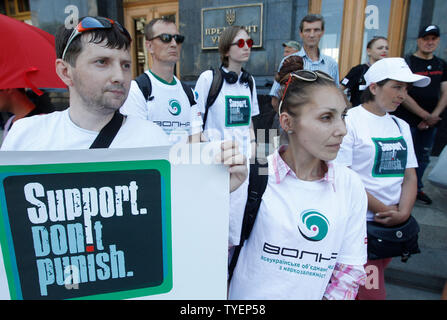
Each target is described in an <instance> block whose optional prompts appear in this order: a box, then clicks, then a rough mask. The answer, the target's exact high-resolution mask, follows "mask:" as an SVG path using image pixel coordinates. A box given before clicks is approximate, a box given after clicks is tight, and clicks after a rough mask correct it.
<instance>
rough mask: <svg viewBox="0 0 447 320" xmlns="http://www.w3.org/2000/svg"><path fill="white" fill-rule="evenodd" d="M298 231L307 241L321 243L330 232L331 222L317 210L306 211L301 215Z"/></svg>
mask: <svg viewBox="0 0 447 320" xmlns="http://www.w3.org/2000/svg"><path fill="white" fill-rule="evenodd" d="M298 230H299V231H300V233H301V235H302V236H303V237H304V238H305V239H306V240H309V241H321V240H323V239H324V238H325V237H326V235H327V233H328V231H329V220H328V219H327V218H326V217H325V216H324V215H323V214H321V213H319V212H317V211H315V210H306V211H304V212H302V213H301V215H300V219H299V220H298Z"/></svg>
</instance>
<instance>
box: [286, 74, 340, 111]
mask: <svg viewBox="0 0 447 320" xmlns="http://www.w3.org/2000/svg"><path fill="white" fill-rule="evenodd" d="M318 78H321V79H324V80H329V81H334V79H333V78H332V77H331V76H330V75H328V74H327V73H324V72H322V71H318V70H317V71H311V70H298V71H295V72H291V73H290V74H289V79H288V80H287V82H286V87H285V89H284V93H283V94H282V98H281V101H280V102H279V107H278V113H279V114H281V107H282V104H283V102H284V98H285V97H286V92H287V89H288V88H289V84H290V83H291V82H292V80H293V79H298V80H301V81H306V82H314V81H317V80H318Z"/></svg>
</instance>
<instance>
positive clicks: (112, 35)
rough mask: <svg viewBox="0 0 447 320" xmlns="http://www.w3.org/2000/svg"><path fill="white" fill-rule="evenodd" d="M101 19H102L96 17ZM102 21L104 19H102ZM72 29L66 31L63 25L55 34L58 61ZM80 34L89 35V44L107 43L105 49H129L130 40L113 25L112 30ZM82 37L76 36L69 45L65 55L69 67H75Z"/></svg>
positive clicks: (93, 30) (80, 49)
mask: <svg viewBox="0 0 447 320" xmlns="http://www.w3.org/2000/svg"><path fill="white" fill-rule="evenodd" d="M83 18H84V17H82V18H80V19H79V21H82V19H83ZM97 18H102V17H97ZM103 19H104V18H103ZM72 32H73V29H67V28H66V27H65V25H62V26H60V27H59V29H58V31H57V33H56V37H55V38H56V56H57V58H59V59H62V54H63V52H64V49H65V46H66V45H67V42H68V39H69V38H70V36H71V33H72ZM82 34H91V35H92V37H91V38H90V40H89V42H90V43H95V44H99V43H101V42H103V41H104V40H106V41H107V43H106V47H107V48H113V49H123V48H124V49H126V50H127V49H128V48H130V42H131V39H130V38H128V37H127V36H126V35H125V34H123V33H122V32H121V30H120V28H119V27H118V26H117V25H116V24H113V25H112V28H108V29H92V30H89V31H85V32H83V33H82ZM81 38H82V36H77V37H76V38H75V39H74V40H73V42H72V43H71V44H70V47H69V48H68V49H67V52H66V53H65V61H67V62H68V63H69V64H70V65H72V66H76V59H77V58H78V56H79V54H80V53H81V51H82V49H83V47H82V41H81Z"/></svg>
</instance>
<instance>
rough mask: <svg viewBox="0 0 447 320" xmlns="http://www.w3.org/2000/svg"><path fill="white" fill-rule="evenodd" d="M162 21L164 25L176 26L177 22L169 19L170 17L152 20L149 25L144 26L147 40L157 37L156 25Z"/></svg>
mask: <svg viewBox="0 0 447 320" xmlns="http://www.w3.org/2000/svg"><path fill="white" fill-rule="evenodd" d="M159 21H161V22H162V23H165V24H171V23H173V24H175V21H172V20H171V19H169V18H168V17H161V18H155V19H152V20H151V21H149V23H148V24H146V25H145V26H144V36H145V38H146V40H149V39H152V38H153V37H155V36H156V35H155V34H154V30H153V29H154V25H155V24H156V23H157V22H159Z"/></svg>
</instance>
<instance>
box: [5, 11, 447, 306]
mask: <svg viewBox="0 0 447 320" xmlns="http://www.w3.org/2000/svg"><path fill="white" fill-rule="evenodd" d="M299 32H300V33H299V34H300V37H301V40H302V46H301V45H300V44H299V43H297V42H296V41H287V42H284V47H285V54H284V58H283V60H282V61H281V63H280V66H279V68H278V73H277V74H276V75H275V83H274V85H273V87H272V90H271V92H270V95H271V97H272V107H273V108H274V110H275V111H276V113H277V117H276V126H277V128H279V129H280V130H281V133H282V135H283V136H284V139H281V145H280V146H279V147H278V148H277V149H276V150H274V152H273V153H272V154H270V155H269V156H268V158H267V168H268V177H267V180H266V185H265V189H264V191H263V193H262V196H261V201H260V206H259V209H258V211H257V217H256V220H255V222H254V225H253V229H252V230H251V233H250V236H249V237H248V239H247V240H246V241H245V243H244V242H241V236H242V235H241V230H242V225H243V221H244V211H245V205H246V202H247V199H248V196H247V195H248V190H249V179H248V177H249V175H250V170H252V169H251V166H250V165H249V164H250V162H251V161H250V160H251V159H254V158H255V157H256V138H255V134H254V128H253V119H252V118H253V117H254V116H256V115H258V114H259V105H258V99H257V92H256V83H255V79H254V77H253V76H252V75H251V74H250V73H249V71H247V70H245V69H244V68H243V65H244V64H245V63H246V62H247V61H248V60H249V59H250V54H251V48H252V45H253V40H252V39H250V36H249V34H248V33H247V31H246V30H245V29H244V28H243V27H238V26H232V27H228V28H226V29H225V31H224V32H223V33H222V35H221V37H220V42H219V54H220V64H219V65H216V66H215V68H213V69H211V70H206V71H204V72H203V73H202V74H201V75H200V76H199V78H198V81H197V83H196V86H195V88H194V89H192V88H190V87H188V86H187V85H185V84H184V83H182V82H181V81H180V80H179V79H178V78H177V77H176V76H175V75H174V70H175V64H176V63H177V62H178V61H179V59H180V52H181V45H182V43H183V42H184V41H185V40H187V38H186V37H185V36H183V35H181V34H180V33H179V31H178V28H177V26H176V25H175V23H173V22H172V21H169V20H166V19H163V18H159V19H154V20H153V21H151V22H149V23H148V24H147V25H146V28H145V37H146V42H145V45H146V48H147V51H148V53H149V54H150V55H151V57H152V61H153V64H152V66H151V69H150V70H146V71H145V73H144V75H142V76H140V77H138V78H137V79H134V80H132V76H131V63H132V61H131V57H130V44H131V40H132V39H131V37H130V35H129V33H128V32H127V30H126V29H125V28H124V27H123V26H121V25H120V24H119V23H118V22H116V21H113V20H111V19H108V18H103V17H85V18H82V19H81V20H80V22H79V24H78V26H77V27H76V28H74V29H66V28H65V27H64V26H61V28H60V29H59V31H58V33H57V35H56V54H57V60H56V72H57V74H58V75H59V77H60V78H61V79H62V81H63V82H64V83H65V84H66V85H67V87H68V89H69V107H68V108H67V109H66V110H64V111H56V112H51V110H44V111H41V110H39V109H37V108H36V107H35V106H34V104H33V103H32V101H30V100H29V99H28V98H27V97H26V95H25V91H24V90H22V89H11V90H2V91H0V111H7V112H11V113H14V115H15V117H13V118H11V119H10V120H9V122H8V125H7V130H6V131H7V135H6V134H5V139H4V141H3V144H2V146H1V150H2V151H30V150H41V151H46V150H72V149H88V148H91V147H92V145H94V143H95V141H96V139H97V137H98V135H99V133H100V132H101V130H102V128H104V127H105V126H106V125H108V123H110V122H111V121H118V122H119V123H120V129H119V130H118V132H117V133H116V136H115V137H114V139H113V141H112V142H111V144H110V148H129V147H148V146H161V145H166V146H169V145H172V144H174V143H197V142H207V141H216V140H218V141H223V142H222V151H223V152H222V158H221V161H222V163H225V164H226V165H227V166H228V168H229V171H230V190H229V191H230V192H231V193H232V197H231V198H230V199H231V203H230V223H229V228H230V230H229V259H230V260H231V257H232V255H233V252H234V249H235V247H236V246H238V245H241V244H243V246H242V247H240V248H239V251H238V256H237V259H238V260H237V263H235V269H234V272H232V274H231V278H230V280H229V294H228V297H229V299H356V298H357V299H359V300H363V299H385V298H386V293H385V286H384V277H383V274H384V269H385V268H386V266H387V265H388V263H389V262H390V260H391V259H390V258H386V259H377V260H371V259H369V256H368V246H367V221H375V222H376V223H379V224H381V225H383V226H386V227H390V226H396V225H400V224H402V223H405V221H407V220H408V218H409V216H410V215H411V211H412V209H413V206H414V203H415V201H416V199H419V200H421V201H424V202H425V203H426V204H430V203H431V199H430V198H429V197H428V195H426V194H425V193H424V192H423V191H422V187H423V186H422V183H421V178H422V175H423V173H424V170H425V168H426V166H427V165H428V161H429V159H428V157H429V155H430V151H431V147H432V146H433V141H434V137H435V134H436V126H437V125H438V124H439V121H440V120H441V115H442V112H443V111H444V109H445V108H446V106H447V64H446V63H445V62H444V61H443V60H442V59H440V58H438V57H436V56H434V51H435V50H436V48H437V46H438V44H439V38H440V30H439V28H438V27H437V26H435V25H431V26H426V27H424V28H423V29H422V30H421V32H420V34H419V38H418V50H417V51H416V52H415V53H414V54H413V55H410V56H409V57H407V58H406V59H405V60H404V59H403V58H398V57H391V58H390V57H388V55H389V52H388V40H387V39H386V38H385V37H375V38H373V39H372V40H371V41H369V42H368V44H367V53H368V61H367V62H365V63H364V64H360V65H358V66H353V68H352V69H351V70H350V71H349V73H348V74H347V75H346V76H345V77H343V78H342V80H341V81H340V77H339V74H338V65H337V63H336V61H335V60H334V59H332V58H331V57H329V56H326V55H324V54H323V53H322V52H321V50H320V49H319V42H320V39H321V38H322V37H323V35H324V32H325V26H324V19H323V17H322V16H320V15H314V14H312V15H307V16H306V17H304V18H303V20H302V21H301V24H300V30H299ZM286 49H287V53H286ZM292 49H293V50H292ZM396 110H397V111H396ZM399 110H403V111H405V113H402V115H401V118H400V117H399V115H400V114H401V113H399V112H398V111H399ZM41 113H42V115H38V116H33V115H35V114H41ZM43 113H45V114H43ZM179 123H180V125H179ZM12 124H14V125H13V126H12ZM61 132H63V133H64V134H63V135H61ZM383 145H385V147H384V148H382V147H383ZM395 145H400V146H405V148H402V149H399V150H397V149H396V150H394V151H393V155H392V161H393V163H392V164H390V163H389V161H388V160H387V161H388V162H387V163H385V162H381V160H380V159H385V158H386V159H388V158H387V156H388V153H387V152H388V151H389V149H387V147H389V148H391V147H393V146H395ZM380 148H382V149H380ZM230 151H231V152H230ZM379 153H380V157H382V158H380V157H379V156H377V154H379ZM383 161H385V160H383ZM250 181H251V180H250ZM304 253H306V254H304ZM279 262H280V263H279ZM370 265H373V266H375V267H377V269H378V270H379V278H380V282H379V289H371V288H369V287H368V286H367V285H366V281H365V280H366V278H367V275H366V272H365V268H366V267H367V266H370ZM304 266H307V267H306V268H305V269H304Z"/></svg>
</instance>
